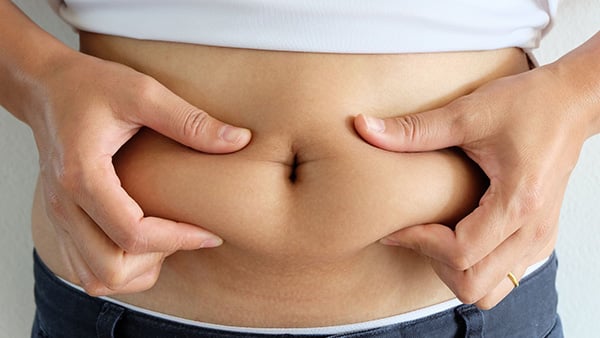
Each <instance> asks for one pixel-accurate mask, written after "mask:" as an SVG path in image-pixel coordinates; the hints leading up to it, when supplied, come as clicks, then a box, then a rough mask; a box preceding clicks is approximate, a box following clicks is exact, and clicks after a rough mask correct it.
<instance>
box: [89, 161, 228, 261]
mask: <svg viewBox="0 0 600 338" xmlns="http://www.w3.org/2000/svg"><path fill="white" fill-rule="evenodd" d="M85 174H86V177H87V178H85V179H83V182H82V185H81V189H82V190H83V191H84V192H85V193H84V194H81V201H80V205H81V207H82V208H83V209H84V210H85V211H86V212H87V213H88V215H89V216H90V217H91V218H92V219H94V220H95V221H96V223H97V224H98V226H100V227H101V228H102V230H104V232H105V233H106V235H107V236H108V237H110V239H112V241H114V242H115V243H116V244H117V245H118V246H119V247H121V248H122V249H124V250H125V251H127V252H128V253H143V252H152V251H154V252H169V253H172V252H175V251H178V250H194V249H199V248H208V247H215V246H219V245H221V244H222V242H223V241H222V240H221V239H220V238H219V237H218V236H216V235H214V234H212V233H210V232H208V231H206V230H204V229H202V228H200V227H199V226H196V225H192V224H187V223H183V222H176V221H171V220H166V219H162V218H157V217H144V214H143V211H142V209H141V208H140V206H139V205H138V204H137V203H136V202H135V201H134V200H133V199H132V198H131V197H130V196H129V195H128V194H127V193H126V192H125V190H124V189H123V188H122V187H121V185H120V182H119V179H118V177H117V175H116V173H115V171H114V167H113V166H112V162H110V161H108V163H106V164H105V165H104V166H98V167H96V168H91V169H88V170H87V171H85Z"/></svg>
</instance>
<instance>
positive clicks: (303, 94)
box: [32, 33, 550, 327]
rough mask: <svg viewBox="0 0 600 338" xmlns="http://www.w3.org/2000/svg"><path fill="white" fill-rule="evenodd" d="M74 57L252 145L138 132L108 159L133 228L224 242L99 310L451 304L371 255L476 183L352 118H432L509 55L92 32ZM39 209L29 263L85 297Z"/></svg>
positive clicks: (297, 311) (377, 313)
mask: <svg viewBox="0 0 600 338" xmlns="http://www.w3.org/2000/svg"><path fill="white" fill-rule="evenodd" d="M80 46H81V50H82V51H83V52H84V53H88V54H90V55H94V56H95V57H98V58H102V59H104V60H107V61H110V62H117V63H120V64H123V65H127V66H129V67H132V68H134V69H136V70H138V71H140V72H143V73H144V74H147V75H150V76H152V77H153V78H155V79H156V80H158V81H160V82H161V83H163V84H164V85H165V86H167V87H168V88H169V89H170V90H172V91H173V92H174V93H176V94H177V95H180V96H181V97H182V98H184V99H185V100H187V101H188V102H190V103H192V104H193V105H195V106H198V107H203V108H204V109H206V110H207V111H208V112H210V114H211V115H212V116H214V117H216V118H218V119H220V120H222V121H227V122H228V123H231V124H234V125H240V126H244V127H246V128H249V129H250V130H252V134H253V138H252V142H251V143H250V144H249V145H248V146H247V147H245V148H244V149H243V150H240V151H238V152H236V153H233V154H228V155H218V156H217V155H207V154H203V153H200V152H197V151H192V150H191V149H189V148H187V147H184V146H182V145H180V144H178V143H177V142H174V141H172V140H168V139H166V138H165V137H163V136H160V135H159V134H157V133H155V132H152V131H149V130H147V129H144V130H142V131H140V132H139V133H138V134H136V136H135V137H134V138H133V139H132V140H130V142H128V143H127V144H126V145H125V146H124V147H123V148H122V149H120V151H119V152H118V153H117V154H116V156H115V157H114V163H115V168H116V170H117V174H118V176H119V179H120V181H121V184H122V185H123V187H124V189H125V190H126V191H127V192H128V193H130V195H131V196H132V197H133V198H134V199H135V200H136V201H137V202H138V203H139V204H140V206H141V207H142V209H143V210H144V212H145V213H146V214H148V215H152V216H156V217H161V218H167V219H174V220H178V221H182V222H186V223H190V224H199V225H201V226H202V227H204V228H205V229H207V230H209V231H211V232H213V233H215V234H217V235H219V236H220V237H221V238H223V240H224V244H223V245H222V246H220V247H218V248H214V249H211V250H197V251H189V252H177V253H175V254H173V255H172V256H170V257H169V258H168V259H166V260H165V262H164V263H163V265H162V270H161V274H160V276H159V278H158V279H157V281H156V284H155V285H154V286H153V287H152V288H150V289H148V290H146V291H143V292H137V293H128V294H117V295H113V297H115V298H117V299H119V300H122V301H125V302H127V303H129V304H133V305H136V306H141V307H143V308H147V309H152V310H155V311H159V312H162V313H168V314H172V315H176V316H179V317H183V318H188V319H196V320H200V321H203V322H209V323H218V324H225V325H236V326H251V327H307V326H323V325H335V324H347V323H356V322H361V321H365V320H371V319H376V318H382V317H387V316H390V315H395V314H399V313H405V312H407V311H411V310H414V309H418V308H422V307H425V306H428V305H432V304H436V303H439V302H443V301H445V300H448V299H451V298H453V294H452V293H451V292H450V290H448V288H446V287H445V285H444V284H443V282H442V281H440V280H439V279H438V278H436V276H435V273H434V271H433V270H432V269H431V267H430V266H429V263H428V261H427V260H426V259H424V258H423V257H419V256H418V255H415V254H414V252H411V250H406V249H402V248H395V247H388V246H384V245H381V244H379V243H378V241H379V239H381V238H382V237H385V236H386V235H387V234H390V233H392V232H394V231H396V230H398V229H401V228H403V227H406V226H410V225H413V224H419V223H422V222H426V221H427V222H433V221H435V222H441V223H444V224H448V225H451V224H453V222H455V221H456V219H458V218H460V217H462V216H463V215H465V214H466V213H467V212H469V211H470V210H472V209H473V208H474V207H475V205H476V202H477V200H478V199H479V197H480V196H481V193H482V192H483V188H484V187H485V186H486V180H485V179H484V177H482V176H481V172H480V171H479V169H478V168H477V167H476V166H473V163H472V162H470V161H466V158H465V157H464V155H461V154H460V152H457V151H455V150H454V149H448V150H442V151H435V152H427V153H422V154H395V153H391V152H387V151H383V150H380V149H377V148H375V147H372V146H371V145H369V144H367V143H365V142H363V141H362V140H361V138H360V137H359V136H358V135H357V134H356V133H355V131H354V129H353V126H352V120H353V118H354V115H355V114H356V113H358V112H361V111H363V112H364V111H367V110H368V111H378V113H379V115H378V116H380V117H386V116H394V115H396V114H398V113H399V112H404V113H409V112H415V111H421V110H423V109H426V108H427V107H437V106H441V105H443V104H444V103H446V102H448V101H450V100H452V99H453V98H455V97H457V96H460V95H464V94H466V93H469V92H471V91H472V90H474V89H475V88H477V87H479V86H481V85H482V84H483V83H486V82H488V81H490V80H491V79H495V78H498V77H501V76H506V75H509V74H515V73H518V72H523V71H527V70H528V67H527V60H526V58H525V56H524V54H523V52H522V51H521V50H519V49H516V48H508V49H504V50H498V51H489V52H470V53H447V54H441V53H439V54H412V55H411V54H396V55H385V54H384V55H355V54H347V55H346V54H344V55H340V54H328V53H294V52H278V51H266V50H251V49H239V48H225V47H211V46H202V45H192V44H178V43H173V42H157V41H140V40H134V39H127V38H118V37H111V36H104V35H101V34H92V33H81V34H80ZM84 74H85V73H84ZM407 79H410V81H407ZM442 79H443V80H444V81H440V80H442ZM42 190H43V188H42ZM40 195H41V194H40V193H37V194H36V196H40ZM39 206H40V203H37V202H36V203H34V212H33V219H32V221H33V239H34V243H35V245H36V249H37V252H38V254H39V255H40V257H41V258H42V260H43V261H44V262H45V263H46V264H47V266H49V267H50V269H51V270H52V271H53V272H54V273H55V274H57V275H58V276H60V277H62V278H64V279H67V280H69V281H71V282H73V283H75V284H79V285H83V286H84V287H86V284H85V281H81V280H80V279H79V278H78V274H77V272H76V271H74V269H72V268H70V267H69V266H68V265H65V264H62V259H61V257H60V255H58V254H57V250H56V248H57V247H58V246H59V244H58V243H57V242H56V241H55V240H54V239H55V238H56V236H57V234H56V233H55V232H53V231H52V228H51V227H50V226H48V223H49V220H47V219H45V218H44V215H43V211H42V212H40V211H41V210H43V208H40V207H39ZM98 237H100V238H101V236H93V234H92V236H89V237H87V238H86V239H87V241H88V242H93V241H97V240H98ZM549 253H550V252H549V251H548V252H547V253H546V254H545V256H547V255H549ZM542 258H544V257H536V259H535V260H532V262H531V263H534V262H535V261H537V260H540V259H542Z"/></svg>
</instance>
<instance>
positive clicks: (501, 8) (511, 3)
mask: <svg viewBox="0 0 600 338" xmlns="http://www.w3.org/2000/svg"><path fill="white" fill-rule="evenodd" d="M48 1H50V2H51V4H53V7H54V8H55V9H56V10H57V11H58V13H59V14H60V16H61V17H62V18H63V19H64V20H65V21H66V22H67V23H69V24H70V25H72V26H73V27H74V28H76V29H79V30H84V31H90V32H96V33H103V34H111V35H118V36H124V37H130V38H137V39H149V40H163V41H175V42H187V43H195V44H205V45H215V46H227V47H241V48H252V49H270V50H287V51H307V52H333V53H415V52H447V51H464V50H489V49H498V48H504V47H520V48H523V49H525V50H530V49H532V48H535V47H537V46H538V44H539V41H540V39H541V37H542V36H543V35H544V33H545V32H546V31H547V30H548V28H549V27H550V23H551V18H552V16H553V15H554V13H555V11H556V7H557V2H558V0H497V1H491V0H452V1H449V0H419V1H415V0H169V1H167V0H162V1H161V0H63V1H60V0H48Z"/></svg>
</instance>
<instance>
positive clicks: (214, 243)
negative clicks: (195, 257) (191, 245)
mask: <svg viewBox="0 0 600 338" xmlns="http://www.w3.org/2000/svg"><path fill="white" fill-rule="evenodd" d="M221 244H223V240H222V239H221V238H219V237H211V238H209V239H207V240H205V241H204V242H202V244H200V247H201V248H216V247H218V246H221Z"/></svg>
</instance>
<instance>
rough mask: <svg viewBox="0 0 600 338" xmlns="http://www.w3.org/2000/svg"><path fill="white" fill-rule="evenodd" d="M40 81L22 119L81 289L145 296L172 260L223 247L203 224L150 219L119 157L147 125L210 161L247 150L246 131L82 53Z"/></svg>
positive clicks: (65, 257)
mask: <svg viewBox="0 0 600 338" xmlns="http://www.w3.org/2000/svg"><path fill="white" fill-rule="evenodd" d="M39 80H40V82H39V83H40V84H41V85H40V86H38V87H37V88H38V89H39V91H36V93H34V94H33V97H35V98H36V100H33V101H32V102H30V103H28V105H29V107H28V112H27V113H26V116H25V119H26V122H27V123H28V124H29V126H30V127H31V128H32V130H33V133H34V136H35V140H36V144H37V147H38V150H39V160H40V171H41V173H40V174H41V182H42V188H43V192H44V197H43V198H44V204H45V206H46V212H47V214H48V216H49V218H50V220H51V222H52V223H53V226H54V227H55V230H56V233H57V234H58V236H57V237H58V238H59V241H60V244H61V245H60V248H59V250H60V253H61V256H62V260H63V263H64V264H65V265H66V266H67V267H68V268H69V270H70V271H71V275H72V276H73V277H76V278H78V279H79V280H78V281H77V280H76V281H74V282H76V283H78V284H80V285H81V286H82V287H83V288H84V289H85V290H86V292H88V293H89V294H91V295H95V296H98V295H108V294H114V293H130V292H138V291H143V290H146V289H148V288H150V287H152V286H153V285H154V283H155V282H156V280H157V278H158V275H159V272H160V268H161V265H162V262H163V260H164V259H165V258H166V257H167V256H169V255H171V254H172V253H174V252H175V251H178V250H195V249H199V248H209V247H215V246H219V245H220V244H221V243H222V240H221V239H220V238H219V237H217V236H215V235H214V234H211V233H209V232H208V231H206V230H204V229H202V228H200V227H199V226H197V225H192V224H186V223H181V222H175V221H171V220H167V219H161V218H157V217H145V216H144V213H143V211H142V209H141V208H140V206H139V205H138V204H137V203H136V202H135V201H134V200H133V199H132V198H131V197H130V196H129V195H128V194H127V192H125V190H124V189H123V188H122V187H121V185H120V181H119V178H118V177H117V175H116V173H115V169H114V167H113V164H112V156H113V155H114V154H115V153H116V152H117V151H118V150H119V148H121V146H123V144H125V143H126V142H127V141H128V140H129V139H130V138H131V137H132V136H133V135H134V134H135V133H136V132H137V131H138V130H139V129H140V128H141V127H142V126H148V127H150V128H152V129H154V130H156V131H157V132H159V133H161V134H164V135H165V136H167V137H170V138H172V139H174V140H176V141H178V142H180V143H182V144H185V145H187V146H189V147H192V148H194V149H196V150H198V151H202V152H207V153H228V152H233V151H237V150H239V149H241V148H243V147H244V146H246V145H247V144H248V142H249V141H250V138H251V134H250V131H249V130H247V129H241V128H236V127H232V126H230V125H227V124H224V123H223V122H220V121H218V120H216V119H214V118H212V117H211V116H209V115H208V114H207V113H206V112H204V111H202V110H199V109H198V108H196V107H193V106H192V105H190V104H189V103H187V102H186V101H184V100H183V99H182V98H180V97H178V96H177V95H175V94H174V93H172V92H171V91H169V90H168V89H167V88H166V87H164V86H163V85H161V84H160V83H159V82H158V81H156V80H154V79H153V78H151V77H149V76H146V75H144V74H141V73H139V72H136V71H135V70H133V69H131V68H129V67H126V66H124V65H121V64H118V63H114V62H109V61H104V60H101V59H97V58H94V57H91V56H87V55H84V54H80V53H76V54H74V55H70V56H69V57H67V58H66V59H65V60H61V62H60V64H57V65H56V67H53V69H51V70H48V71H47V72H46V73H45V74H44V76H42V78H41V79H39ZM38 99H39V100H38Z"/></svg>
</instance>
